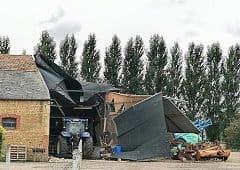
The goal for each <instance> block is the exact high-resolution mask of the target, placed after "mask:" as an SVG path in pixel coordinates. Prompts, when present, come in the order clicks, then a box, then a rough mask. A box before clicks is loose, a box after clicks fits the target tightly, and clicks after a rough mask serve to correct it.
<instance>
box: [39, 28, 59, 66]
mask: <svg viewBox="0 0 240 170" xmlns="http://www.w3.org/2000/svg"><path fill="white" fill-rule="evenodd" d="M34 51H35V55H41V56H42V57H44V58H45V59H47V60H49V61H51V62H54V61H55V59H56V57H57V54H56V42H55V41H54V38H53V37H51V36H50V35H49V33H48V31H43V32H42V34H41V37H40V42H39V43H38V44H37V46H36V47H35V49H34Z"/></svg>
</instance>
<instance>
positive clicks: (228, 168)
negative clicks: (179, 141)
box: [0, 152, 240, 170]
mask: <svg viewBox="0 0 240 170" xmlns="http://www.w3.org/2000/svg"><path fill="white" fill-rule="evenodd" d="M71 165H72V164H71V160H64V159H56V160H53V162H44V163H42V162H13V163H11V165H10V168H9V167H8V165H6V163H3V162H1V163H0V170H8V169H11V170H28V169H29V170H31V169H33V170H35V169H36V170H43V169H44V170H45V169H49V170H50V169H55V170H58V169H59V170H61V169H65V170H68V169H72V168H71ZM82 169H84V170H146V169H147V170H159V169H163V170H165V169H166V170H169V169H171V170H180V169H181V170H192V169H194V170H204V169H209V170H215V169H216V170H232V169H234V170H239V169H240V152H232V153H231V156H230V158H229V160H228V161H226V162H222V161H219V160H216V161H198V162H196V161H185V162H181V161H177V160H174V161H173V160H162V161H158V162H128V161H107V160H83V162H82Z"/></svg>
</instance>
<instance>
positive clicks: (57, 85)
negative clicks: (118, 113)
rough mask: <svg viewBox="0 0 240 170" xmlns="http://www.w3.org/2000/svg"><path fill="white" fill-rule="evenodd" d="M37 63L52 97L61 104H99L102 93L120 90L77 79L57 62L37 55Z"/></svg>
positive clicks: (107, 85)
mask: <svg viewBox="0 0 240 170" xmlns="http://www.w3.org/2000/svg"><path fill="white" fill-rule="evenodd" d="M35 61H36V64H37V66H38V68H39V70H40V72H41V74H42V76H43V78H44V80H45V82H46V84H47V86H48V88H49V91H50V94H51V96H52V98H54V99H56V100H57V101H58V102H61V105H70V106H71V105H73V106H74V105H84V106H90V105H98V104H99V100H102V99H101V98H102V96H101V94H104V93H105V92H108V91H119V89H117V88H114V87H112V86H111V85H109V84H97V83H91V82H85V81H77V80H76V79H74V78H72V77H71V76H69V75H68V74H67V73H66V72H65V71H63V70H62V69H61V68H60V67H59V66H58V65H57V64H55V63H53V62H51V61H49V60H46V59H44V57H42V56H40V55H38V56H35Z"/></svg>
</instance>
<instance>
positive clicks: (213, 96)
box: [204, 43, 223, 141]
mask: <svg viewBox="0 0 240 170" xmlns="http://www.w3.org/2000/svg"><path fill="white" fill-rule="evenodd" d="M206 57H207V62H206V82H207V83H205V92H204V98H205V105H204V106H205V107H204V111H205V112H206V116H207V118H211V119H212V121H213V125H212V126H209V127H208V128H207V136H208V138H209V139H210V140H211V141H214V140H217V139H218V140H219V139H220V132H221V131H223V129H220V125H221V124H222V123H223V122H222V120H223V117H222V112H221V98H222V93H221V83H220V79H221V63H222V58H223V56H222V50H221V47H220V45H219V43H214V44H212V45H211V46H209V47H208V50H207V54H206Z"/></svg>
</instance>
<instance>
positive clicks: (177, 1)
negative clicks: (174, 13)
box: [170, 0, 184, 5]
mask: <svg viewBox="0 0 240 170" xmlns="http://www.w3.org/2000/svg"><path fill="white" fill-rule="evenodd" d="M170 3H174V4H179V5H183V4H184V0H170Z"/></svg>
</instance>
